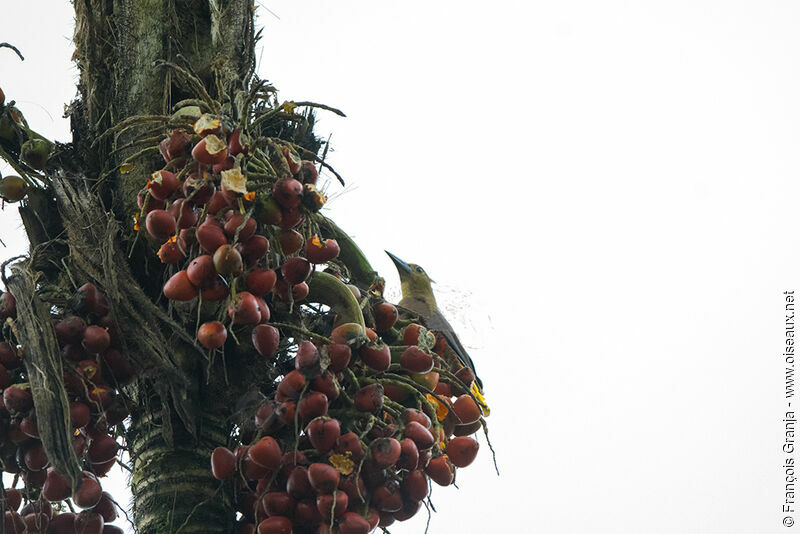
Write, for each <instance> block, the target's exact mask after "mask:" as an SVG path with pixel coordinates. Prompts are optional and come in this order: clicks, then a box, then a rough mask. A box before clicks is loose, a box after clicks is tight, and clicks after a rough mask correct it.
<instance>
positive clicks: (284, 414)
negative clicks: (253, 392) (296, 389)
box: [275, 400, 297, 426]
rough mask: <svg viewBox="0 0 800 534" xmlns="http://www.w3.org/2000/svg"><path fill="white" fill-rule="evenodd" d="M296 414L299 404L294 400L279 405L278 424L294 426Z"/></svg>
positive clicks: (277, 411)
mask: <svg viewBox="0 0 800 534" xmlns="http://www.w3.org/2000/svg"><path fill="white" fill-rule="evenodd" d="M296 412H297V403H296V402H295V401H293V400H287V401H284V402H281V403H280V404H279V405H278V407H277V408H276V410H275V415H277V416H278V422H279V423H281V424H282V425H292V426H294V421H295V413H296Z"/></svg>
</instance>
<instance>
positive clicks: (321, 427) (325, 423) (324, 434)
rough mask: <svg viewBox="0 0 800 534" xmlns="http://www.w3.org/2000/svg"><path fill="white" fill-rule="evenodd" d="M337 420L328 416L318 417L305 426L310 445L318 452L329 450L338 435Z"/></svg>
mask: <svg viewBox="0 0 800 534" xmlns="http://www.w3.org/2000/svg"><path fill="white" fill-rule="evenodd" d="M340 432H341V427H340V426H339V421H337V420H336V419H331V418H330V417H318V418H316V419H314V420H313V421H311V422H310V423H309V424H308V426H307V427H306V434H308V439H309V441H311V445H312V446H313V447H314V448H315V449H317V450H318V451H319V452H320V453H322V454H325V453H328V452H330V451H331V450H332V449H333V447H334V446H336V441H337V440H338V439H339V437H340Z"/></svg>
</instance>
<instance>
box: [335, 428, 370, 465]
mask: <svg viewBox="0 0 800 534" xmlns="http://www.w3.org/2000/svg"><path fill="white" fill-rule="evenodd" d="M348 451H349V452H350V455H351V458H352V459H353V460H354V461H356V462H360V461H361V459H362V458H363V457H364V455H365V451H364V445H363V444H362V443H361V439H360V438H359V437H358V434H356V433H355V432H347V433H346V434H342V435H341V436H339V439H338V440H336V452H337V453H339V454H347V452H348Z"/></svg>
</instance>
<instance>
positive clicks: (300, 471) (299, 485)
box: [286, 465, 314, 501]
mask: <svg viewBox="0 0 800 534" xmlns="http://www.w3.org/2000/svg"><path fill="white" fill-rule="evenodd" d="M286 491H287V492H288V493H289V495H291V496H292V498H293V499H296V500H298V501H299V500H300V499H305V498H307V497H311V496H312V495H313V494H314V490H313V489H312V487H311V482H310V481H309V480H308V469H307V468H305V467H303V466H302V465H298V466H296V467H295V468H294V469H292V471H291V472H290V473H289V478H288V479H287V480H286Z"/></svg>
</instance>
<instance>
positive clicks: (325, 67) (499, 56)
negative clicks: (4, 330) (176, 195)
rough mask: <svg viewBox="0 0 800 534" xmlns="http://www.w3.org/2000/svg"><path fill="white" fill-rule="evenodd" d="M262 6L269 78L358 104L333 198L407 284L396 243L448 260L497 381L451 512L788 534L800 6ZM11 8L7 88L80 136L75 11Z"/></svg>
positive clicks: (426, 257)
mask: <svg viewBox="0 0 800 534" xmlns="http://www.w3.org/2000/svg"><path fill="white" fill-rule="evenodd" d="M262 5H263V6H266V7H267V8H269V10H270V11H271V12H272V13H274V14H275V15H276V16H275V15H273V14H271V13H270V12H269V11H267V10H266V9H264V8H263V7H262V8H261V9H259V13H258V20H259V23H260V24H262V25H263V26H264V28H265V31H264V39H263V40H262V41H261V43H260V45H259V47H260V58H261V59H260V68H259V73H260V74H261V76H263V77H265V78H268V79H269V80H271V81H272V82H273V83H274V84H275V85H276V86H277V87H278V88H279V89H280V91H281V97H282V98H285V99H293V100H313V101H317V102H324V103H326V104H329V105H332V106H335V107H338V108H340V109H342V110H344V111H345V112H346V113H347V115H348V117H347V118H346V119H342V118H339V117H336V116H333V115H330V114H321V115H320V121H319V127H320V130H319V131H320V133H322V134H324V135H327V133H328V132H332V133H333V137H332V147H333V149H334V150H333V152H331V153H330V154H329V158H328V159H329V161H330V162H331V163H332V164H333V165H334V166H335V167H336V168H337V170H338V171H339V172H340V173H341V174H342V175H343V176H344V177H345V179H346V180H347V182H348V187H347V190H346V192H345V193H344V194H340V195H336V198H335V199H334V200H332V201H331V202H330V203H329V209H328V215H329V216H331V217H332V218H333V219H335V220H336V221H337V222H338V223H339V224H340V225H341V226H342V227H343V228H344V229H346V230H347V231H349V232H350V233H351V234H352V235H353V236H354V237H355V238H356V240H357V242H358V243H359V245H360V246H361V247H362V249H363V250H364V251H365V252H366V254H367V256H368V257H369V259H370V260H371V261H372V262H373V265H374V266H375V267H376V268H377V269H378V270H379V271H380V272H381V274H383V275H384V276H385V277H386V279H387V281H388V283H389V291H390V292H393V293H392V294H397V293H398V281H397V278H396V274H395V272H394V269H393V267H392V264H391V262H390V261H389V259H388V258H387V257H386V256H385V254H384V253H383V250H384V249H387V250H390V251H392V252H394V253H396V254H397V255H399V256H400V257H402V258H404V259H406V260H408V261H411V262H414V263H419V264H421V265H423V266H424V267H425V268H426V270H427V271H428V272H429V273H430V275H431V276H432V277H433V278H434V279H435V280H436V281H437V282H438V284H437V286H436V287H437V289H438V296H439V299H440V304H441V305H442V307H444V308H445V309H446V310H447V311H448V314H449V315H450V316H451V317H452V318H454V319H455V320H454V322H455V323H457V324H458V328H459V333H461V337H462V338H463V339H464V340H465V341H466V343H467V345H468V346H469V347H470V350H471V353H472V356H473V359H474V360H475V362H476V366H477V369H478V371H479V374H480V375H481V376H482V378H483V381H484V384H485V385H486V393H487V399H488V402H489V404H490V405H491V407H492V415H491V417H490V419H489V425H490V429H491V437H492V441H493V444H494V446H495V449H496V450H497V453H498V464H499V467H500V470H501V477H499V478H498V477H497V476H496V475H495V474H494V471H493V468H492V464H491V457H490V454H489V450H488V448H487V447H486V446H485V441H482V449H481V453H480V457H479V459H478V460H477V461H476V462H475V463H474V464H473V465H472V466H470V467H469V468H467V469H464V470H460V471H459V475H458V483H459V487H460V488H459V489H455V488H447V489H441V488H438V487H437V488H435V489H434V493H433V498H434V502H435V504H436V507H437V510H438V513H436V514H434V515H433V518H432V519H431V530H430V532H432V533H434V534H436V533H451V534H455V533H459V534H462V533H484V532H531V533H533V532H536V533H547V534H567V533H602V534H606V533H607V534H618V533H622V534H634V533H639V532H648V533H670V534H672V533H675V532H681V533H703V534H708V533H720V534H722V533H726V534H728V533H731V534H734V533H737V534H738V533H741V534H750V533H753V532H759V533H772V532H779V531H783V530H786V529H785V528H784V527H783V526H781V521H782V519H783V517H784V516H785V515H786V514H782V513H781V511H780V506H781V505H782V504H783V500H784V495H783V490H784V484H785V482H784V480H783V477H784V473H783V469H782V467H781V466H782V464H783V460H784V455H783V454H782V453H781V451H780V447H781V444H782V442H783V426H782V423H781V419H782V418H783V413H784V407H785V400H783V373H784V365H783V362H782V358H781V357H780V353H781V351H782V343H783V330H782V329H783V304H782V292H783V291H784V290H787V289H789V290H790V289H800V275H798V260H799V259H800V255H799V254H798V232H797V229H798V224H797V223H798V220H797V207H798V206H797V198H798V193H800V184H799V183H798V172H799V171H800V157H799V156H800V152H799V151H798V146H800V145H799V143H800V130H798V126H797V125H798V123H799V122H800V97H799V96H798V95H800V69H799V66H800V4H797V3H796V2H790V1H769V0H760V1H752V0H749V1H730V0H728V1H724V2H723V1H711V0H692V1H680V0H678V1H671V2H661V1H645V2H630V1H621V0H610V1H606V2H592V1H577V0H565V1H560V2H541V1H534V2H512V1H499V2H493V3H487V2H453V1H441V2H421V1H415V0H412V1H409V2H403V3H402V4H393V3H385V2H352V1H340V2H336V3H333V2H324V1H322V0H317V1H297V0H295V1H293V2H292V1H288V0H265V1H264V2H263V3H262ZM2 12H3V22H1V23H0V41H8V42H12V43H14V44H16V45H17V46H19V47H20V49H21V50H22V52H23V54H25V56H26V61H25V62H19V61H18V60H17V59H16V58H15V57H14V56H13V54H12V53H10V52H9V51H7V50H0V86H2V87H3V89H4V90H5V92H6V95H7V99H15V100H17V102H18V105H19V107H20V108H21V109H22V110H23V112H24V113H25V115H26V117H27V119H28V121H29V123H30V124H31V126H32V127H34V128H35V129H37V130H38V131H40V132H41V133H43V134H45V135H48V136H49V137H51V138H55V139H59V140H67V139H68V138H69V134H68V124H67V121H65V120H64V119H62V118H61V115H62V112H63V104H64V103H65V102H69V101H70V100H71V99H72V98H73V97H74V95H75V90H74V83H75V81H76V77H77V74H76V70H75V69H74V67H73V66H72V64H71V63H70V55H71V43H70V36H71V24H72V8H71V5H70V4H69V3H68V2H66V1H56V0H47V1H44V0H38V1H33V0H31V1H28V2H13V1H10V0H6V1H4V2H3V7H2ZM0 171H2V172H3V173H6V171H7V167H0ZM338 191H340V188H338V186H336V185H335V184H334V185H332V186H331V187H330V189H329V192H330V193H336V192H338ZM14 215H15V210H14V208H13V207H11V208H7V209H6V211H5V212H4V213H2V215H0V217H2V218H1V219H0V238H2V239H3V240H4V241H5V243H6V244H7V245H8V248H6V249H3V251H2V252H1V253H0V254H1V255H4V256H11V255H12V254H16V253H18V252H19V251H21V250H23V249H24V244H23V243H22V242H21V241H20V239H21V237H22V231H21V229H20V227H19V222H18V220H17V219H15V218H14ZM481 439H482V438H481ZM425 521H426V517H425V514H424V512H423V513H421V514H420V517H418V518H415V519H414V520H412V521H409V522H408V523H407V524H403V525H402V526H397V527H392V529H391V530H392V532H395V533H398V532H399V533H414V532H419V533H421V532H423V531H424V528H425Z"/></svg>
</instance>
